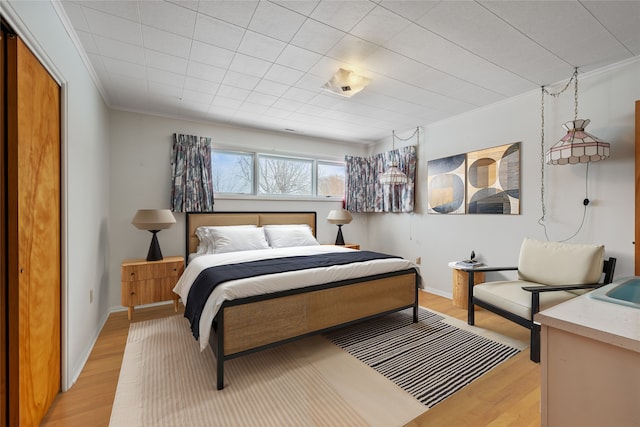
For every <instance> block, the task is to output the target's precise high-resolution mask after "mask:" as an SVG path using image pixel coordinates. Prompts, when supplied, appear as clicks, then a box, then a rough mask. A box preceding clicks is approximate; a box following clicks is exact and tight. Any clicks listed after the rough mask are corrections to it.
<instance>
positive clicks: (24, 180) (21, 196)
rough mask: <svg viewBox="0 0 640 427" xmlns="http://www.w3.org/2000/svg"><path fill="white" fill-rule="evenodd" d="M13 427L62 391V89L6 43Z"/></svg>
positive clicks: (29, 420) (37, 416)
mask: <svg viewBox="0 0 640 427" xmlns="http://www.w3.org/2000/svg"><path fill="white" fill-rule="evenodd" d="M7 82H8V85H7V98H8V104H7V115H8V119H7V135H8V147H7V171H8V175H7V176H8V178H7V212H8V213H7V223H8V241H9V247H8V256H9V259H8V264H7V265H8V267H7V270H8V278H9V279H8V338H9V346H8V363H9V371H8V372H9V373H8V376H9V403H8V411H9V424H10V425H20V426H35V425H38V424H40V421H41V420H42V418H43V417H44V415H45V414H46V413H47V410H48V409H49V407H50V406H51V403H52V402H53V400H54V398H55V396H56V395H57V394H58V392H59V391H60V281H61V279H60V271H61V270H60V88H59V86H58V85H57V83H56V82H55V81H54V80H53V79H52V78H51V76H50V75H49V73H48V72H47V71H46V69H45V68H44V67H43V66H42V64H40V62H38V60H37V59H36V57H35V56H34V55H33V54H32V53H31V52H30V51H29V49H28V48H27V47H26V46H25V45H24V43H23V42H22V41H21V40H20V39H19V38H18V37H9V39H8V43H7Z"/></svg>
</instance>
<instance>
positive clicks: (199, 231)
mask: <svg viewBox="0 0 640 427" xmlns="http://www.w3.org/2000/svg"><path fill="white" fill-rule="evenodd" d="M257 227H258V226H257V225H255V224H247V225H203V226H200V227H198V228H196V233H195V234H196V236H197V237H198V240H199V241H200V244H199V245H198V247H197V250H196V253H197V254H198V255H202V254H213V253H215V243H214V241H213V237H212V236H211V230H214V229H222V230H231V229H234V228H257Z"/></svg>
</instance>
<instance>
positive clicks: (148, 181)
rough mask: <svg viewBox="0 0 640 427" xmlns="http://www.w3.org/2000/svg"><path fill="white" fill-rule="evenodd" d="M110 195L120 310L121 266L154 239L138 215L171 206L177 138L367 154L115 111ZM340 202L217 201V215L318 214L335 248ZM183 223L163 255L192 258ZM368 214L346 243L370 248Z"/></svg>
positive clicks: (170, 233) (163, 238) (165, 241)
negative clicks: (334, 214) (333, 213)
mask: <svg viewBox="0 0 640 427" xmlns="http://www.w3.org/2000/svg"><path fill="white" fill-rule="evenodd" d="M110 117H111V119H110V120H111V121H110V129H111V144H110V145H111V151H110V163H111V170H112V174H111V185H110V188H111V193H110V210H109V218H110V234H109V241H110V257H109V258H110V265H109V271H110V277H111V282H110V293H109V301H110V304H111V306H112V308H113V309H114V310H119V309H122V307H121V306H120V263H121V262H122V260H123V259H126V258H144V257H146V255H147V251H148V249H149V243H150V241H151V234H149V233H148V232H145V231H141V230H138V229H136V228H135V227H134V226H133V225H131V220H132V219H133V216H134V214H135V213H136V211H137V210H138V209H144V208H169V202H170V176H171V172H170V154H171V144H172V135H173V134H174V133H176V132H177V133H186V134H191V135H198V136H206V137H210V138H212V140H213V143H214V146H221V145H222V146H225V147H235V148H238V149H247V150H258V151H261V152H267V153H283V154H294V155H295V154H300V155H303V156H309V157H316V158H321V159H326V160H344V155H345V154H351V155H364V154H365V148H364V147H362V146H351V145H345V144H340V143H337V142H335V141H330V140H324V139H317V138H308V137H303V136H299V135H295V134H286V133H282V134H280V133H275V132H265V131H256V130H252V129H247V128H235V127H231V126H224V125H219V124H208V123H198V122H188V121H184V120H176V119H169V118H163V117H157V116H150V115H144V114H138V113H130V112H123V111H115V110H113V111H111V114H110ZM340 207H341V202H340V201H327V200H321V201H316V200H310V199H306V200H265V199H262V200H260V199H256V198H253V199H221V198H216V200H215V205H214V210H215V211H294V210H297V211H316V212H317V237H318V241H320V243H333V242H334V241H335V238H336V234H337V227H336V226H334V225H331V224H329V223H328V222H327V221H326V217H327V215H328V214H329V211H330V210H331V209H338V208H340ZM175 217H176V221H177V223H176V224H175V225H174V226H172V227H171V228H170V229H168V230H163V231H161V232H160V233H158V240H159V242H160V248H161V250H162V254H163V255H165V256H169V255H184V254H185V243H184V242H185V236H184V233H185V215H184V214H182V213H176V214H175ZM366 230H367V226H366V216H365V215H354V220H353V222H351V223H350V224H349V225H346V226H344V227H343V233H344V236H345V240H346V241H348V242H357V243H360V244H361V245H362V246H363V247H366V246H367V243H368V240H367V235H366Z"/></svg>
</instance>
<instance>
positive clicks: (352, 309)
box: [174, 212, 420, 390]
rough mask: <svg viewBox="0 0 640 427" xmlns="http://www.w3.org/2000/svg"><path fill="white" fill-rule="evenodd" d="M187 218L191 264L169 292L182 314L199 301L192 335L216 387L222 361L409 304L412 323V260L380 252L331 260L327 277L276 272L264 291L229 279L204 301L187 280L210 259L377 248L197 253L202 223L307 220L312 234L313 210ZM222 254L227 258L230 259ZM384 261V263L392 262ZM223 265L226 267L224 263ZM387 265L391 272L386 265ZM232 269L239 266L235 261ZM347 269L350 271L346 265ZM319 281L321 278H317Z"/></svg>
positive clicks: (272, 224) (269, 224)
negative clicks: (210, 360) (205, 354)
mask: <svg viewBox="0 0 640 427" xmlns="http://www.w3.org/2000/svg"><path fill="white" fill-rule="evenodd" d="M186 223H187V224H186V242H185V244H186V248H187V254H186V255H187V259H188V260H189V262H188V265H187V268H186V269H185V273H184V274H183V276H182V277H181V278H180V281H179V282H178V284H177V285H176V288H175V289H174V291H175V292H176V293H178V294H179V295H180V296H181V298H182V300H183V303H185V306H186V309H185V316H186V317H189V316H187V312H189V313H191V312H192V311H193V310H192V309H191V308H192V307H194V306H195V305H196V303H197V304H200V305H202V306H203V307H204V311H203V312H202V313H201V314H200V315H199V317H198V319H199V321H197V320H194V319H190V321H191V322H192V331H194V328H196V329H198V327H197V326H195V324H196V323H197V324H199V325H200V326H199V329H198V333H197V334H196V332H195V331H194V337H196V339H198V340H199V342H200V347H201V349H204V348H206V346H207V345H210V346H211V347H212V349H213V352H214V355H215V357H216V371H217V389H218V390H221V389H223V388H224V385H225V384H224V363H225V362H226V361H227V360H230V359H233V358H236V357H239V356H242V355H245V354H249V353H252V352H255V351H258V350H261V349H265V348H268V347H271V346H274V345H278V344H283V343H286V342H289V341H292V340H295V339H298V338H302V337H306V336H309V335H313V334H317V333H321V332H326V331H328V330H332V329H336V328H338V327H342V326H346V325H349V324H352V323H356V322H360V321H364V320H367V319H371V318H374V317H378V316H382V315H385V314H388V313H392V312H395V311H400V310H404V309H408V308H412V309H413V320H414V322H417V316H418V285H419V280H420V276H419V273H418V271H417V268H416V266H415V265H413V264H412V263H411V262H409V261H407V260H403V259H401V258H398V257H389V256H386V255H385V256H384V257H382V254H377V255H380V257H381V258H384V259H380V260H371V261H363V262H357V263H356V262H354V263H353V264H349V265H346V264H345V265H339V266H331V267H329V268H328V269H327V271H329V272H330V273H329V274H328V276H326V277H328V279H327V278H325V276H322V275H320V274H316V273H315V272H316V271H319V270H301V271H297V272H296V271H293V272H289V271H287V272H283V273H277V274H276V275H273V277H276V276H278V277H281V278H285V277H286V280H283V279H280V280H277V283H278V285H277V286H275V287H273V288H271V287H269V290H268V291H265V290H264V289H263V288H264V287H263V288H260V287H259V286H256V287H253V286H248V285H246V284H245V282H247V283H249V281H251V280H254V279H250V278H247V279H240V280H236V281H230V282H227V283H228V284H229V285H228V286H227V283H223V284H221V285H218V287H216V288H215V289H214V290H213V292H212V293H211V295H210V296H208V297H206V299H205V298H204V297H200V296H198V297H197V298H196V297H195V296H194V295H196V292H195V291H193V290H190V289H191V286H192V285H193V286H195V285H194V282H195V281H196V278H197V280H199V281H200V282H202V280H203V277H202V275H201V273H203V272H204V270H207V269H208V270H211V268H210V267H211V265H213V264H216V263H226V262H231V263H232V264H235V263H239V262H246V261H247V260H253V258H252V257H254V256H255V254H254V253H260V254H261V256H263V254H269V256H273V257H276V256H277V257H281V258H279V259H283V258H287V257H293V258H291V259H292V260H293V259H297V257H304V259H305V260H306V259H307V255H311V254H325V253H326V254H327V255H321V256H325V257H332V258H335V257H340V259H347V258H349V257H364V256H370V255H371V254H373V255H376V253H373V252H371V253H369V255H368V254H366V252H367V251H355V250H353V249H346V248H342V247H335V246H333V245H318V246H313V247H311V246H309V247H306V246H304V247H303V246H301V247H294V248H276V249H271V248H269V249H266V250H248V251H239V252H233V253H228V254H221V255H218V254H216V255H201V256H197V255H194V254H196V253H197V252H201V241H200V238H199V237H198V235H197V233H198V231H199V230H202V228H201V227H211V226H217V227H225V228H229V227H228V226H236V227H233V228H241V227H238V226H249V227H258V228H260V229H261V230H264V233H267V231H268V230H272V229H273V228H276V227H277V226H281V227H284V228H287V227H286V226H285V225H289V224H296V225H303V224H306V225H307V226H308V227H309V229H310V230H311V232H312V234H313V236H315V231H316V213H315V212H215V213H188V214H187V218H186ZM199 227H200V228H199ZM241 231H242V230H241ZM243 232H245V231H243ZM279 232H281V231H279ZM354 252H361V253H360V254H355V253H354ZM272 254H273V255H272ZM225 257H227V258H228V259H230V260H231V261H227V258H225ZM309 259H312V257H309ZM284 261H287V260H286V259H285V260H284ZM210 263H213V264H211V265H210ZM345 263H346V261H345ZM381 264H385V265H386V264H388V265H389V267H383V266H382V265H381ZM216 265H217V264H216ZM245 265H247V264H243V269H244V266H245ZM352 266H353V267H352ZM391 266H393V267H391ZM225 267H226V268H228V265H227V266H225ZM365 267H366V268H365ZM301 268H302V267H301ZM387 268H388V269H389V270H390V271H386V270H385V269H387ZM232 269H233V270H234V271H238V270H240V269H238V268H237V267H234V268H232ZM347 269H348V270H349V272H347ZM351 269H354V270H355V271H350V270H351ZM208 270H207V271H208ZM312 271H313V272H314V273H312ZM323 274H324V273H323ZM355 276H358V277H355ZM263 278H266V279H268V278H269V277H267V276H260V277H259V278H257V279H258V280H262V279H263ZM318 280H322V282H321V283H317V281H318ZM241 285H244V287H242V286H241ZM240 289H242V291H240ZM216 293H218V294H216ZM220 294H221V295H220ZM214 295H215V296H214ZM190 307H191V308H190ZM190 315H191V314H190Z"/></svg>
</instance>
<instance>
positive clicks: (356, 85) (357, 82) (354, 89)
mask: <svg viewBox="0 0 640 427" xmlns="http://www.w3.org/2000/svg"><path fill="white" fill-rule="evenodd" d="M370 81H371V79H368V78H366V77H364V76H361V75H358V74H356V73H355V72H353V71H350V70H345V69H344V68H340V69H339V70H338V72H337V73H335V74H334V75H333V77H331V79H330V80H329V81H328V82H326V83H325V84H324V85H323V86H322V88H323V89H326V90H330V91H331V92H333V93H337V94H338V95H340V96H346V97H347V98H349V97H351V96H353V95H355V94H356V93H358V92H360V91H361V90H362V89H364V88H365V86H366V85H368V84H369V82H370Z"/></svg>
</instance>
